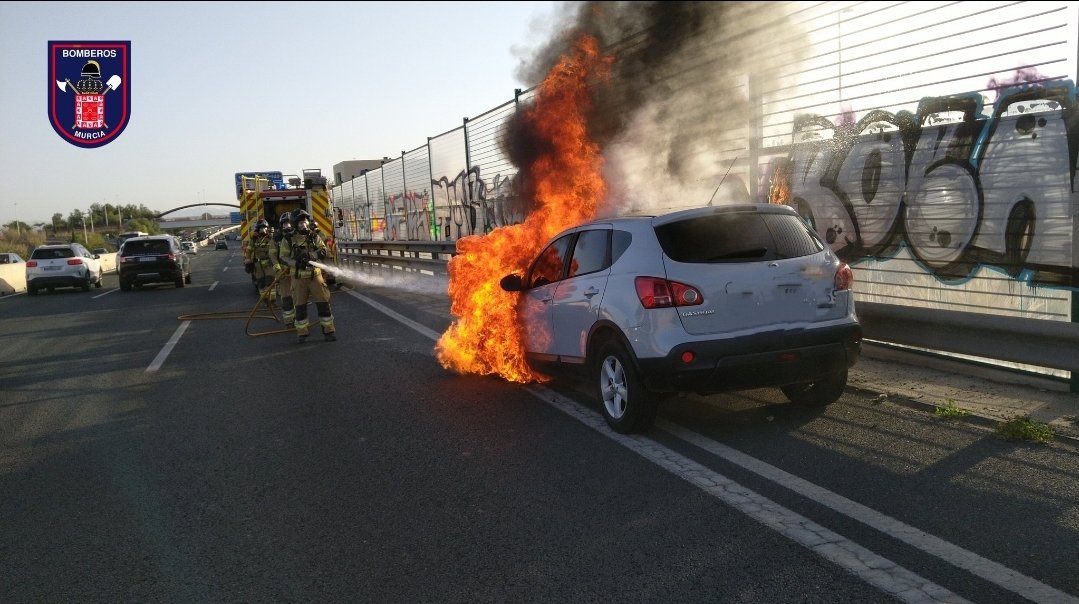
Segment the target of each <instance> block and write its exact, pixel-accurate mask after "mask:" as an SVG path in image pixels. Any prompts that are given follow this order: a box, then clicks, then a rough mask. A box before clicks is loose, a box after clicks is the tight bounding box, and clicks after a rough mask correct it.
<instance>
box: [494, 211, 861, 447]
mask: <svg viewBox="0 0 1079 604" xmlns="http://www.w3.org/2000/svg"><path fill="white" fill-rule="evenodd" d="M853 280H854V273H853V272H852V271H851V269H850V267H849V266H847V264H846V263H844V262H842V261H841V260H840V259H839V258H837V257H836V255H835V254H834V253H832V251H831V249H829V248H828V246H826V245H825V244H824V242H823V241H821V240H820V238H819V237H818V236H817V234H816V232H815V231H813V230H812V229H811V228H809V226H808V225H807V224H806V223H805V221H804V220H803V219H802V217H801V216H799V215H798V214H797V213H796V212H795V211H794V210H793V209H791V208H790V207H788V206H783V205H770V204H753V205H732V206H717V207H704V208H694V209H690V210H683V211H680V212H673V213H670V214H667V215H662V216H636V217H620V218H610V219H600V220H596V221H593V222H590V223H587V224H583V225H579V226H576V227H573V228H570V229H567V230H565V231H563V232H562V233H561V234H559V235H557V236H556V237H555V238H554V239H553V240H552V241H551V242H550V243H549V244H548V245H547V247H546V248H544V249H543V250H542V251H541V252H540V253H539V255H538V256H536V258H535V260H533V261H532V263H531V265H530V266H529V268H528V270H527V271H526V272H525V273H524V274H523V275H520V274H512V275H507V276H506V277H505V278H504V279H503V280H502V284H501V285H502V288H503V289H505V290H506V291H512V292H520V296H519V297H518V302H517V303H518V308H517V311H518V318H519V319H520V321H521V323H522V332H523V333H524V334H525V342H524V353H525V360H526V361H527V362H528V364H529V365H530V366H531V367H532V368H533V369H534V370H535V371H537V372H540V373H544V374H547V375H549V376H552V377H554V376H557V375H558V374H560V373H565V372H573V373H582V372H583V373H584V374H586V375H588V376H590V379H591V380H592V384H593V388H594V389H595V390H594V391H595V392H596V395H597V398H598V399H599V402H600V403H601V404H600V409H601V410H602V412H603V415H604V419H606V420H607V423H608V424H609V425H610V426H611V427H612V428H613V429H614V430H616V431H618V432H639V431H640V432H643V431H646V430H648V429H649V428H650V427H651V426H652V423H653V421H654V419H655V417H656V407H657V403H658V401H659V399H661V398H665V397H666V396H669V395H671V394H675V393H682V392H687V393H694V392H695V393H700V394H713V393H717V392H728V391H733V390H748V389H752V388H764V387H778V388H780V389H781V390H782V392H783V393H784V394H785V395H786V396H787V398H788V399H789V400H790V401H791V402H793V403H798V404H807V405H827V404H829V403H832V402H834V401H835V400H837V399H838V398H839V397H840V395H841V394H842V393H843V389H844V388H845V387H846V385H847V368H848V367H850V366H852V365H853V364H854V363H855V361H856V360H857V359H858V356H859V354H860V352H861V339H862V329H861V325H860V324H859V323H858V319H857V316H856V315H855V311H854V295H853V293H852V291H851V285H852V283H853Z"/></svg>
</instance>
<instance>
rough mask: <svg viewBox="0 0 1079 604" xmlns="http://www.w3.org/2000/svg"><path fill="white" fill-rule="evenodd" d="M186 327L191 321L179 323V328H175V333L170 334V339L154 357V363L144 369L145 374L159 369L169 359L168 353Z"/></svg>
mask: <svg viewBox="0 0 1079 604" xmlns="http://www.w3.org/2000/svg"><path fill="white" fill-rule="evenodd" d="M188 325H191V321H184V322H183V323H180V326H179V327H177V328H176V331H174V332H172V337H171V338H169V341H168V342H166V343H165V346H164V348H162V349H161V352H159V353H157V356H156V357H154V361H153V362H152V363H150V366H149V367H147V368H146V373H153V372H155V371H157V370H158V369H161V365H162V364H163V363H164V362H165V359H167V358H169V353H170V352H172V349H173V348H174V347H175V346H176V343H177V342H179V341H180V336H182V335H184V332H185V331H187V326H188Z"/></svg>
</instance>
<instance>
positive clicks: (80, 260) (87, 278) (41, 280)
mask: <svg viewBox="0 0 1079 604" xmlns="http://www.w3.org/2000/svg"><path fill="white" fill-rule="evenodd" d="M98 258H100V256H99V255H98V254H92V253H90V251H89V250H87V249H86V248H85V247H83V246H82V245H81V244H78V243H64V244H60V245H41V246H38V247H37V248H35V249H34V251H33V252H32V253H31V254H30V260H28V261H27V262H26V293H27V294H29V295H31V296H36V295H37V292H38V290H39V289H42V288H44V289H46V290H48V291H49V293H52V292H53V290H55V289H56V288H58V287H80V288H82V291H89V290H90V286H91V285H93V286H94V287H101V277H102V269H101V262H100V261H99V260H98Z"/></svg>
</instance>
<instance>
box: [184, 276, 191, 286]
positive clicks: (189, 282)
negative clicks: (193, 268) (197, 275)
mask: <svg viewBox="0 0 1079 604" xmlns="http://www.w3.org/2000/svg"><path fill="white" fill-rule="evenodd" d="M184 283H187V284H188V285H191V273H188V274H187V275H186V276H184Z"/></svg>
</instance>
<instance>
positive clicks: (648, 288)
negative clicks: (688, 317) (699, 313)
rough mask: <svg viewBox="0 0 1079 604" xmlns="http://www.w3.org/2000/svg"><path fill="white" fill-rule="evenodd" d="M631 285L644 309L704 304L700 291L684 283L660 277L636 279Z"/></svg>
mask: <svg viewBox="0 0 1079 604" xmlns="http://www.w3.org/2000/svg"><path fill="white" fill-rule="evenodd" d="M633 285H634V287H636V289H637V298H638V299H640V301H641V305H642V306H644V307H645V308H670V307H672V306H697V305H699V304H703V303H704V296H702V295H701V292H700V290H698V289H697V288H695V287H693V286H692V285H686V284H685V283H679V282H677V281H668V280H666V279H662V278H660V277H637V278H636V279H634V281H633Z"/></svg>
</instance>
